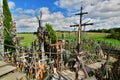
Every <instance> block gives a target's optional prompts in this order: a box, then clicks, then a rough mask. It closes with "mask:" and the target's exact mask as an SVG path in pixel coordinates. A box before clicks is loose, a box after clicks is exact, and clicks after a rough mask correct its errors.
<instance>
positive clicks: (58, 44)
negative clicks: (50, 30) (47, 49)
mask: <svg viewBox="0 0 120 80" xmlns="http://www.w3.org/2000/svg"><path fill="white" fill-rule="evenodd" d="M60 45H62V43H60V42H58V37H56V43H55V44H50V46H51V47H53V46H55V47H56V65H57V70H58V67H59V62H58V49H59V46H60Z"/></svg>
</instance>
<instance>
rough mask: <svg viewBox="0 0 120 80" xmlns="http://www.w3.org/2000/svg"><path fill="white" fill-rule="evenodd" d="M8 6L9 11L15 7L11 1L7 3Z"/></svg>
mask: <svg viewBox="0 0 120 80" xmlns="http://www.w3.org/2000/svg"><path fill="white" fill-rule="evenodd" d="M8 6H9V8H10V9H13V8H14V7H15V3H14V2H12V1H9V2H8Z"/></svg>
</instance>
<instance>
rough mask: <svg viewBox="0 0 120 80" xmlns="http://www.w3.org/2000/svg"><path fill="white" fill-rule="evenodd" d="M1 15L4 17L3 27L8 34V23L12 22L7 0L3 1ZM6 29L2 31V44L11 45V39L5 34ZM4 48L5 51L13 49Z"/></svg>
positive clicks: (9, 26)
mask: <svg viewBox="0 0 120 80" xmlns="http://www.w3.org/2000/svg"><path fill="white" fill-rule="evenodd" d="M3 15H4V22H3V23H4V27H5V28H6V29H7V30H8V31H9V32H10V28H11V25H10V22H11V21H12V17H11V13H10V10H9V7H8V3H7V0H3ZM6 29H4V44H6V45H13V42H12V39H11V38H10V34H9V33H7V31H6ZM6 45H5V46H4V47H5V50H6V49H9V50H10V49H13V48H10V47H8V46H6Z"/></svg>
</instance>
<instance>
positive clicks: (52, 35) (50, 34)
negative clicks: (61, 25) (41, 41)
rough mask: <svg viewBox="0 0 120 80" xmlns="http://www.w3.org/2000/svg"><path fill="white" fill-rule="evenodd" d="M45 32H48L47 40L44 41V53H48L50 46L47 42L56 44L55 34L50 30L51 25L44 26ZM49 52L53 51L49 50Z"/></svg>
mask: <svg viewBox="0 0 120 80" xmlns="http://www.w3.org/2000/svg"><path fill="white" fill-rule="evenodd" d="M45 28H46V31H47V32H48V40H45V41H46V42H45V51H49V49H50V46H49V43H48V42H47V41H49V40H51V43H55V42H56V33H55V31H54V30H53V28H52V25H50V24H46V25H45ZM51 51H54V49H51Z"/></svg>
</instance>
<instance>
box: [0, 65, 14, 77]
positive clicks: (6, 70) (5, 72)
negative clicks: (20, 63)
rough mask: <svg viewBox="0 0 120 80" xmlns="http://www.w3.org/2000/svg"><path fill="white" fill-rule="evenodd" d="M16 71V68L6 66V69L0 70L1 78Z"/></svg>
mask: <svg viewBox="0 0 120 80" xmlns="http://www.w3.org/2000/svg"><path fill="white" fill-rule="evenodd" d="M15 69H16V67H13V66H9V65H7V66H4V67H1V68H0V76H2V75H4V74H7V73H9V72H11V71H14V70H15Z"/></svg>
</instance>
